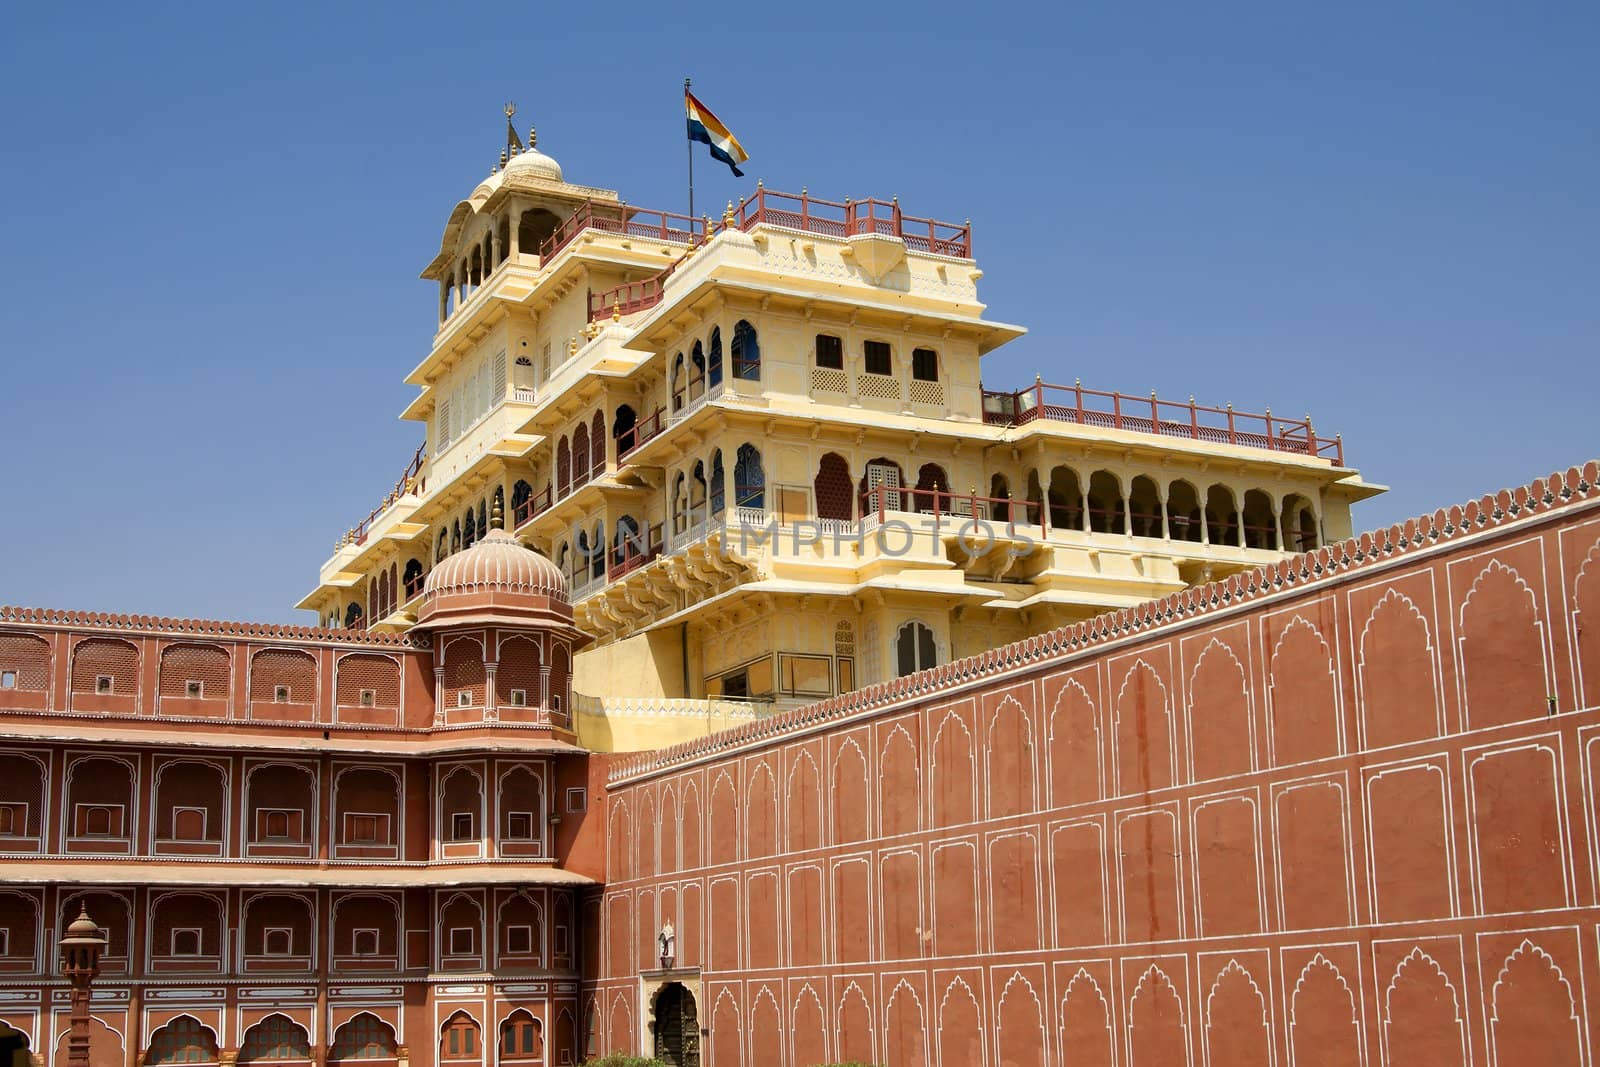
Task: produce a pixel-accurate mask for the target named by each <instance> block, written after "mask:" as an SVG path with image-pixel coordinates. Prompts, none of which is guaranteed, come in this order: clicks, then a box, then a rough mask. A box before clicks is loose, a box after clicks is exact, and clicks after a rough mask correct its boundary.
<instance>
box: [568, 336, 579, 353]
mask: <svg viewBox="0 0 1600 1067" xmlns="http://www.w3.org/2000/svg"><path fill="white" fill-rule="evenodd" d="M577 354H578V339H577V338H576V337H569V338H567V355H569V356H575V355H577Z"/></svg>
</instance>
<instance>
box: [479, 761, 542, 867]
mask: <svg viewBox="0 0 1600 1067" xmlns="http://www.w3.org/2000/svg"><path fill="white" fill-rule="evenodd" d="M517 771H526V772H527V773H528V774H529V775H531V776H532V777H533V780H534V782H535V783H536V784H537V786H538V790H537V800H538V804H539V807H538V810H537V811H536V812H535V813H534V814H535V816H536V817H535V818H534V820H533V821H534V826H533V835H534V837H533V839H534V842H535V843H537V844H538V845H539V854H540V855H541V856H542V855H544V854H545V853H547V852H548V851H549V848H548V845H549V841H548V839H547V838H546V837H545V828H546V827H547V826H548V825H549V822H550V815H551V804H552V803H553V800H552V798H551V796H550V783H549V782H547V781H546V780H545V765H544V764H543V763H530V762H528V761H526V760H521V761H518V762H516V763H509V764H502V765H501V767H500V771H499V773H498V774H496V775H495V779H494V810H495V813H496V815H497V818H496V820H495V827H494V841H495V851H496V852H497V853H498V852H499V851H500V848H499V846H500V831H501V824H502V823H503V822H504V820H505V813H506V812H507V811H514V810H517V809H515V808H511V807H509V806H508V804H507V801H506V779H507V778H509V777H511V776H512V775H513V774H515V773H516V772H517Z"/></svg>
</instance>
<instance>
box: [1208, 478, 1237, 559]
mask: <svg viewBox="0 0 1600 1067" xmlns="http://www.w3.org/2000/svg"><path fill="white" fill-rule="evenodd" d="M1206 532H1207V533H1208V534H1209V535H1210V536H1209V541H1210V543H1211V544H1213V545H1237V544H1238V543H1239V509H1238V507H1237V505H1235V503H1234V500H1233V490H1231V489H1229V488H1228V487H1227V486H1225V485H1213V486H1212V487H1211V488H1210V489H1208V490H1206Z"/></svg>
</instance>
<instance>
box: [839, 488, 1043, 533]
mask: <svg viewBox="0 0 1600 1067" xmlns="http://www.w3.org/2000/svg"><path fill="white" fill-rule="evenodd" d="M858 503H859V505H860V507H861V516H862V518H866V517H867V516H869V515H876V516H877V518H878V521H879V522H882V521H883V520H884V518H885V517H886V516H887V515H888V513H889V512H891V511H898V512H902V513H904V512H912V513H916V514H923V515H932V516H934V517H936V518H942V517H945V516H949V517H952V518H957V519H982V520H987V521H989V522H1002V523H1022V524H1024V525H1030V526H1039V525H1042V521H1041V519H1040V511H1041V508H1040V505H1039V504H1038V503H1037V502H1035V501H1032V500H1012V499H1011V498H1009V497H999V496H979V495H978V494H976V493H952V492H950V491H949V490H947V489H903V488H902V489H897V488H895V487H893V486H888V485H879V486H875V487H874V488H872V489H868V490H867V491H866V492H865V493H862V494H861V496H860V498H859V501H858Z"/></svg>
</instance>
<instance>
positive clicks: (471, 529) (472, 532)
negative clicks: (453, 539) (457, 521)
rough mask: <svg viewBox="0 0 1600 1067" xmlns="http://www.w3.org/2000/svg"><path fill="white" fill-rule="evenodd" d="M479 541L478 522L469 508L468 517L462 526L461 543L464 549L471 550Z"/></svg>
mask: <svg viewBox="0 0 1600 1067" xmlns="http://www.w3.org/2000/svg"><path fill="white" fill-rule="evenodd" d="M477 540H478V520H477V517H476V516H475V515H473V513H472V509H471V508H468V509H467V517H466V519H465V521H463V522H462V524H461V543H462V545H463V546H464V547H466V548H471V547H472V545H473V543H474V542H476V541H477Z"/></svg>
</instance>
